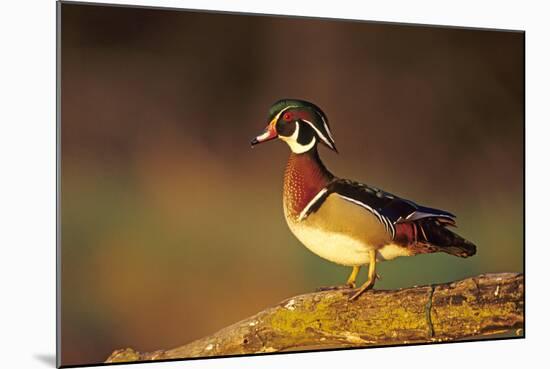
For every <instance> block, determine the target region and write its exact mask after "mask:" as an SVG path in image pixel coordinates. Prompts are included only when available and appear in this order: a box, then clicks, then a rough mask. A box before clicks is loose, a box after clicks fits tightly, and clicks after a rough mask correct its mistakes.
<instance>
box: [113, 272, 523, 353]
mask: <svg viewBox="0 0 550 369" xmlns="http://www.w3.org/2000/svg"><path fill="white" fill-rule="evenodd" d="M353 292H355V290H336V291H323V292H316V293H309V294H305V295H300V296H296V297H292V298H290V299H287V300H285V301H283V302H281V303H279V304H277V305H275V306H273V307H271V308H268V309H266V310H264V311H261V312H259V313H257V314H256V315H254V316H252V317H249V318H247V319H244V320H242V321H240V322H238V323H235V324H233V325H231V326H229V327H227V328H224V329H222V330H220V331H218V332H216V333H214V334H212V335H211V336H208V337H204V338H201V339H198V340H196V341H193V342H191V343H188V344H186V345H183V346H181V347H177V348H173V349H169V350H158V351H154V352H148V353H140V352H137V351H135V350H133V349H130V348H128V349H121V350H116V351H114V352H113V353H112V354H111V355H110V357H109V358H108V359H107V362H124V361H137V360H160V359H176V358H192V357H208V356H223V355H239V354H257V353H265V352H281V351H302V350H308V349H323V348H343V347H358V346H360V347H367V346H383V345H394V344H406V343H419V342H441V341H450V340H462V339H468V338H483V337H491V336H493V335H496V334H502V333H506V334H508V335H511V336H523V325H524V279H523V274H515V273H501V274H484V275H479V276H477V277H473V278H467V279H464V280H461V281H456V282H452V283H447V284H440V285H432V286H423V287H413V288H407V289H401V290H395V291H379V290H370V291H367V292H365V293H364V294H362V295H361V296H360V297H359V298H358V299H357V300H356V301H349V296H351V294H352V293H353Z"/></svg>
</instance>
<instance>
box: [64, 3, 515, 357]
mask: <svg viewBox="0 0 550 369" xmlns="http://www.w3.org/2000/svg"><path fill="white" fill-rule="evenodd" d="M523 42H524V35H523V33H516V32H496V31H487V30H463V29H447V28H437V27H420V26H404V25H390V24H375V23H366V22H344V21H330V20H319V19H297V18H285V17H267V16H243V15H231V14H212V13H199V12H187V11H167V10H154V9H132V8H120V7H103V6H91V5H76V4H64V5H63V6H62V47H61V51H62V73H61V87H62V110H61V113H62V119H61V120H62V123H61V126H62V131H61V134H62V141H61V142H62V179H61V181H62V182H61V185H62V194H61V212H62V234H61V237H62V249H61V253H62V265H61V267H62V269H61V271H62V279H61V281H62V306H61V309H62V321H61V323H62V362H63V364H65V365H68V364H79V363H97V362H101V361H103V360H105V359H106V357H107V356H108V355H109V353H110V352H111V351H112V350H113V349H116V348H122V347H128V346H131V347H134V348H136V349H139V350H143V351H152V350H156V349H160V348H170V347H174V346H178V345H181V344H184V343H187V342H189V341H191V340H193V339H196V338H199V337H201V336H204V335H207V334H210V333H213V332H214V331H216V330H218V329H220V328H222V327H224V326H226V325H228V324H230V323H233V322H235V321H238V320H240V319H242V318H245V317H247V316H249V315H251V314H253V313H255V312H257V311H258V310H260V309H262V308H264V307H266V306H268V305H271V304H274V303H276V302H278V301H280V300H282V299H284V298H286V297H289V296H292V295H294V294H299V293H304V292H308V291H312V290H314V289H315V288H316V287H319V286H323V285H333V284H338V283H342V282H343V281H345V279H346V278H347V275H348V273H349V270H348V268H345V267H341V266H337V265H335V264H331V263H329V262H327V261H324V260H323V259H321V258H319V257H317V256H315V255H314V254H312V253H310V252H309V251H308V250H307V249H306V248H305V247H303V246H302V245H301V244H299V242H298V241H297V240H296V239H295V238H294V237H293V236H292V235H291V233H290V231H289V230H288V229H287V226H286V224H285V221H284V218H283V213H282V200H281V196H282V194H281V191H282V172H283V168H284V166H285V163H286V156H287V155H288V148H287V147H286V145H285V144H284V143H282V142H274V143H270V144H265V145H261V146H259V147H258V148H255V149H254V150H251V149H250V146H249V142H250V139H251V138H252V137H253V136H255V135H257V134H258V133H260V132H261V131H262V129H263V128H264V126H265V124H266V123H267V122H266V119H267V117H266V116H267V110H268V108H269V106H270V105H271V104H272V103H273V102H274V101H275V100H278V99H280V98H283V97H295V98H302V99H307V100H311V101H313V102H315V103H316V104H318V105H319V106H320V107H321V108H322V109H323V110H324V111H325V113H326V114H327V115H328V117H329V120H330V123H331V126H332V130H333V133H334V136H335V139H336V144H337V146H338V148H339V150H340V154H339V155H336V154H334V153H332V152H329V151H328V150H324V149H321V156H322V157H323V159H324V161H325V163H326V164H327V166H328V167H329V168H330V169H331V170H332V171H333V172H334V173H335V174H337V175H339V176H342V177H348V178H353V179H356V180H360V181H363V182H366V183H369V184H372V185H376V186H379V187H381V188H383V189H385V190H387V191H390V192H393V193H395V194H398V195H401V196H404V197H407V198H411V199H413V200H415V201H418V202H420V203H422V204H424V205H428V206H434V207H440V208H443V209H446V210H449V211H451V212H453V213H455V214H457V215H458V224H459V233H460V234H462V235H463V236H465V237H467V238H469V239H470V240H472V241H474V242H475V243H476V244H477V245H478V254H477V255H476V256H475V257H472V258H469V259H460V258H456V257H452V256H448V255H424V256H417V257H414V258H401V259H397V260H395V261H392V262H387V263H382V264H381V266H380V274H381V275H382V278H383V279H382V280H380V281H379V282H378V284H377V288H383V289H388V288H398V287H406V286H412V285H417V284H425V283H436V282H445V281H449V280H454V279H456V278H461V277H465V276H469V275H473V274H477V273H482V272H501V271H521V270H522V268H523V125H524V122H523V109H524V105H523V96H524V79H523V78H524V74H523V68H524V64H523V60H524V54H523V50H524V49H523V46H524V44H523ZM361 277H362V279H363V278H365V274H364V271H363V272H362V274H361ZM362 279H361V280H362Z"/></svg>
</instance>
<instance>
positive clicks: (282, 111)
mask: <svg viewBox="0 0 550 369" xmlns="http://www.w3.org/2000/svg"><path fill="white" fill-rule="evenodd" d="M291 108H297V106H294V105H290V106H287V107H286V108H284V109H282V110H281V111H280V112H279V113H277V115H276V116H275V118H273V120H274V121H275V122H277V121H278V120H279V117H280V116H281V114H283V113H284V112H285V111H286V110H288V109H291Z"/></svg>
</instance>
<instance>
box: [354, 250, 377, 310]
mask: <svg viewBox="0 0 550 369" xmlns="http://www.w3.org/2000/svg"><path fill="white" fill-rule="evenodd" d="M377 277H378V275H377V274H376V251H374V250H372V251H369V276H368V279H367V281H366V282H365V283H363V285H362V286H361V288H359V291H357V292H355V294H353V296H351V297H350V300H355V299H356V298H358V297H359V296H361V294H362V293H363V292H365V291H366V290H368V289H371V288H372V287H374V282H376V278H377Z"/></svg>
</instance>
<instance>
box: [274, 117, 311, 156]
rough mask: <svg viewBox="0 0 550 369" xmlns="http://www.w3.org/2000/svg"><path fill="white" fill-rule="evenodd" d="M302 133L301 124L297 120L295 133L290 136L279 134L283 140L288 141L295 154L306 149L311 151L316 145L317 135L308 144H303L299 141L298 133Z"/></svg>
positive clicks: (301, 152)
mask: <svg viewBox="0 0 550 369" xmlns="http://www.w3.org/2000/svg"><path fill="white" fill-rule="evenodd" d="M299 133H300V125H299V124H298V122H296V129H295V130H294V133H293V134H292V136H290V137H285V136H279V138H280V139H281V140H283V141H284V142H286V143H287V144H288V146H290V150H292V152H293V153H295V154H303V153H304V152H306V151H309V150H310V149H311V148H312V147H313V146H315V136H313V138H312V139H311V141H310V142H309V143H308V144H307V145H301V144H300V143H299V142H298V134H299Z"/></svg>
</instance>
